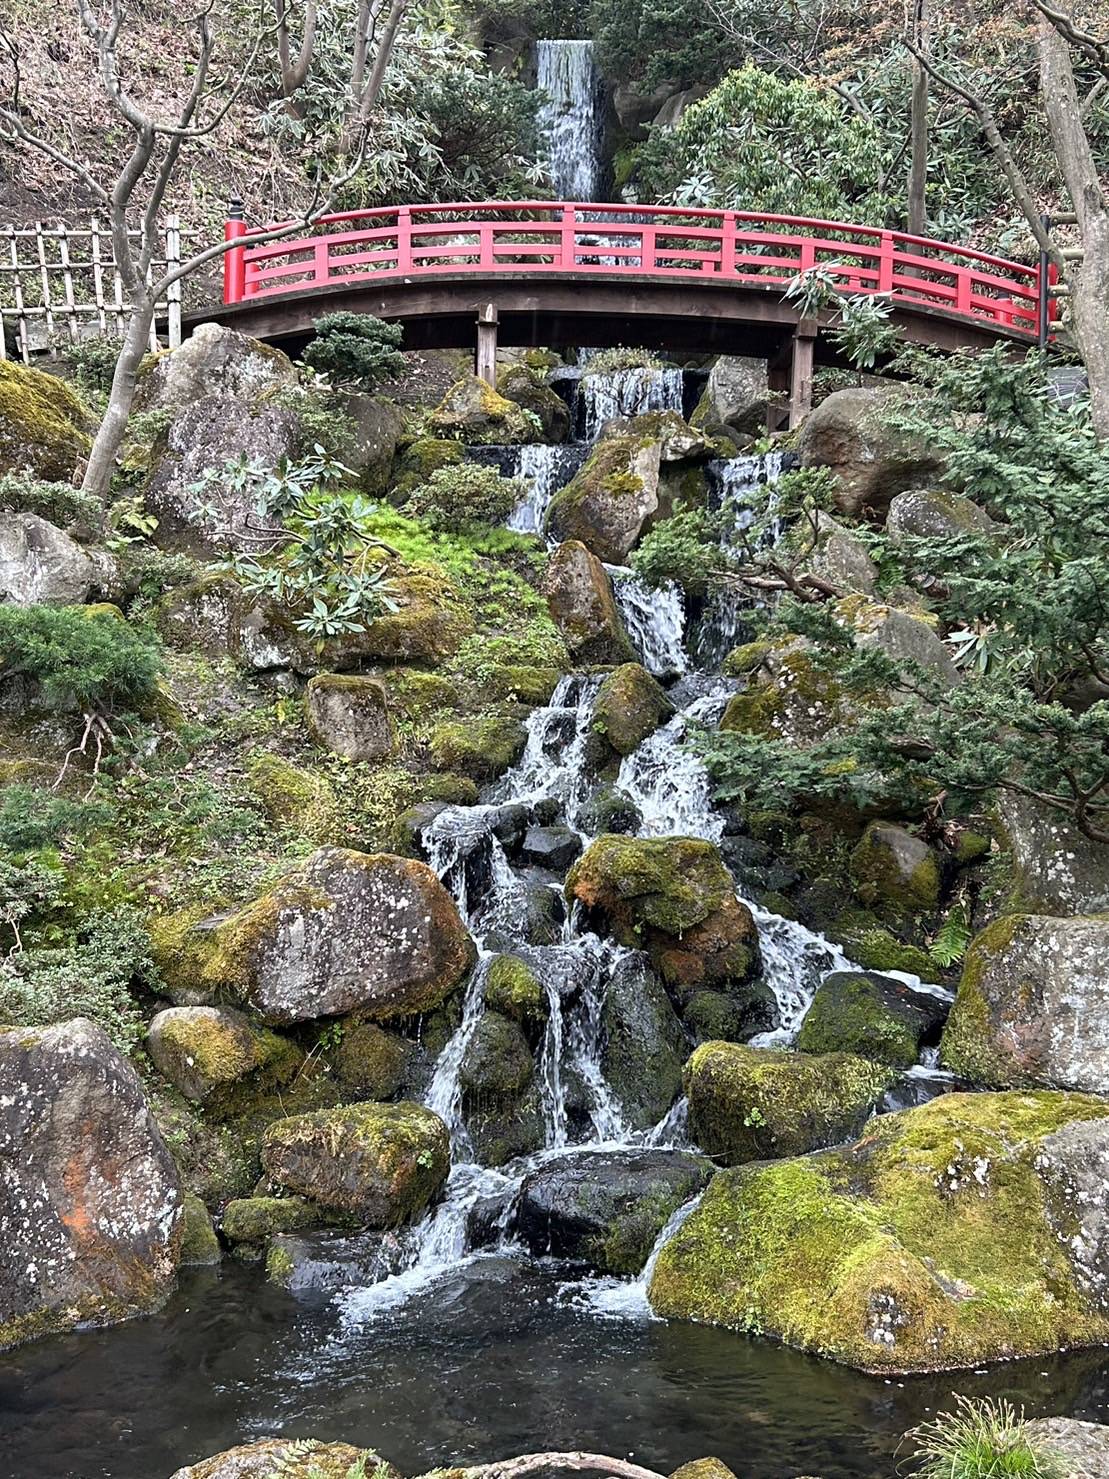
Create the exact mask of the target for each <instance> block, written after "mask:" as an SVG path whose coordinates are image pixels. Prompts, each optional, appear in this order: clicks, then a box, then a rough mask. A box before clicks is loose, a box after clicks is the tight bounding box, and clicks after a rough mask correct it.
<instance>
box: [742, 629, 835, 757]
mask: <svg viewBox="0 0 1109 1479" xmlns="http://www.w3.org/2000/svg"><path fill="white" fill-rule="evenodd" d="M726 666H727V670H728V672H729V673H730V674H732V675H733V676H743V677H746V678H747V684H746V687H745V688H744V689H743V690H742V692H740V693H736V694H733V695H732V697H731V698H730V699H729V700H728V704H727V707H726V708H725V710H724V713H723V715H722V716H721V719H720V728H721V729H722V730H724V731H725V732H728V731H731V732H734V733H736V734H751V735H757V736H758V737H759V738H761V739H781V740H788V741H789V742H790V743H791V744H794V745H811V744H814V743H815V742H816V741H817V740H820V739H824V738H825V737H826V736H827V735H828V732H829V731H830V730H833V729H837V728H841V727H843V726H844V725H849V724H850V723H851V722H852V719H851V710H850V704H849V703H848V701H847V699H846V697H845V695H844V693H843V689H842V688H841V686H840V684H839V683H838V682H837V681H836V679H835V678H834V677H833V676H832V675H831V674H830V673H827V672H825V671H824V670H823V669H822V668H821V667H820V665H819V664H818V663H817V662H815V661H814V658H813V654H812V651H811V649H810V647H809V644H808V643H807V642H806V641H805V640H804V639H802V638H798V637H791V638H787V639H785V640H781V639H779V640H778V641H775V642H773V643H771V642H759V643H749V644H747V646H746V647H742V648H737V649H735V651H734V652H732V653H729V655H728V662H727V665H726Z"/></svg>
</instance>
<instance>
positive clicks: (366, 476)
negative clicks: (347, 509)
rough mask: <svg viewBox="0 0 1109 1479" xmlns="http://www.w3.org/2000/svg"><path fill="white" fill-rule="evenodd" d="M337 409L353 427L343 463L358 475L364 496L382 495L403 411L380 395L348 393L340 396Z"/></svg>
mask: <svg viewBox="0 0 1109 1479" xmlns="http://www.w3.org/2000/svg"><path fill="white" fill-rule="evenodd" d="M339 409H340V410H341V411H342V412H343V414H344V415H345V416H348V417H349V418H350V422H351V425H352V427H353V434H352V437H351V445H350V447H349V449H344V451H343V458H342V460H343V461H344V462H345V463H346V465H347V466H348V467H349V468H350V469H351V471H352V472H355V473H357V474H358V480H359V482H360V484H361V486H362V488H363V489H364V490H365V491H366V492H367V493H381V492H383V491H384V489H385V487H386V485H387V483H388V481H389V472H390V470H391V468H392V466H393V458H394V457H395V455H396V451H397V446H398V444H399V443H400V439H401V437H402V436H403V435H404V429H405V420H404V412H403V411H402V410H401V408H400V407H399V406H397V405H394V404H393V402H392V401H389V400H386V399H385V397H384V396H380V395H364V394H362V393H361V392H360V391H347V392H346V393H345V394H343V395H341V396H340V397H339Z"/></svg>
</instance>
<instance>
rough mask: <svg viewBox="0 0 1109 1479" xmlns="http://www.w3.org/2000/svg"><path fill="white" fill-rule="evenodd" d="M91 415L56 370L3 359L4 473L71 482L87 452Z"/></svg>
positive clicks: (0, 439) (0, 453)
mask: <svg viewBox="0 0 1109 1479" xmlns="http://www.w3.org/2000/svg"><path fill="white" fill-rule="evenodd" d="M89 426H90V417H89V413H88V411H87V410H86V409H85V407H84V405H83V404H82V403H81V401H80V400H79V399H78V397H77V396H76V395H75V394H74V392H73V391H72V390H71V389H70V387H69V386H68V385H67V384H66V383H65V381H64V380H59V379H58V377H57V376H56V375H45V374H43V372H42V371H41V370H32V369H28V368H27V367H26V366H24V365H17V364H13V363H12V361H11V360H0V474H2V473H20V472H27V473H30V475H31V476H32V477H35V478H40V479H41V480H42V481H43V482H48V483H50V482H53V483H68V482H71V481H72V479H73V475H74V473H75V472H76V470H77V466H78V464H79V463H80V462H81V461H82V460H83V459H84V458H85V457H87V456H88V454H89V449H90V448H91V446H92V442H91V440H90V437H89Z"/></svg>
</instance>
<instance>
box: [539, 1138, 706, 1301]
mask: <svg viewBox="0 0 1109 1479" xmlns="http://www.w3.org/2000/svg"><path fill="white" fill-rule="evenodd" d="M711 1175H712V1167H711V1166H710V1165H709V1163H708V1162H707V1161H706V1160H704V1159H703V1158H702V1157H701V1156H697V1155H690V1154H688V1153H687V1152H685V1151H680V1150H677V1151H675V1150H636V1151H602V1152H600V1153H598V1152H595V1151H575V1152H571V1153H570V1154H568V1155H565V1156H559V1157H558V1158H557V1159H555V1160H551V1161H547V1162H546V1163H545V1164H544V1165H542V1166H541V1167H540V1168H539V1169H538V1170H536V1171H532V1172H531V1173H530V1174H529V1175H528V1176H527V1177H526V1179H525V1181H524V1184H523V1186H522V1188H521V1190H520V1199H519V1202H518V1204H517V1210H516V1231H517V1233H518V1234H519V1236H520V1237H521V1238H522V1239H523V1241H524V1242H525V1243H526V1245H527V1246H528V1247H529V1248H530V1249H531V1250H532V1252H533V1253H537V1254H540V1255H544V1254H550V1255H553V1256H554V1257H556V1258H571V1259H574V1260H576V1261H578V1262H581V1263H586V1264H588V1265H589V1266H590V1267H591V1268H594V1269H596V1270H598V1271H599V1272H601V1273H606V1274H637V1273H639V1272H640V1270H641V1269H642V1268H643V1266H644V1264H645V1263H646V1262H647V1258H648V1255H649V1254H650V1252H651V1248H652V1247H653V1245H654V1243H655V1240H656V1239H657V1237H658V1235H659V1233H660V1232H661V1231H662V1229H663V1228H664V1227H665V1226H666V1223H667V1221H668V1220H669V1218H670V1217H671V1216H672V1214H673V1213H674V1212H676V1211H677V1209H678V1208H679V1207H681V1206H682V1205H684V1203H686V1202H688V1201H689V1200H690V1198H691V1197H695V1196H696V1195H697V1193H698V1192H699V1191H701V1190H702V1189H703V1188H704V1186H705V1185H706V1183H707V1182H708V1180H709V1177H710V1176H711Z"/></svg>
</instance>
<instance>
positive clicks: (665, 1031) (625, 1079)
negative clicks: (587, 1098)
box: [601, 952, 689, 1130]
mask: <svg viewBox="0 0 1109 1479" xmlns="http://www.w3.org/2000/svg"><path fill="white" fill-rule="evenodd" d="M601 1024H602V1027H603V1029H604V1037H605V1043H604V1048H603V1050H602V1054H601V1069H602V1071H603V1073H604V1075H605V1078H606V1079H607V1080H608V1082H609V1084H610V1085H611V1087H612V1089H613V1090H614V1092H615V1094H616V1097H617V1098H618V1099H619V1101H620V1104H621V1107H622V1108H623V1110H624V1113H625V1115H626V1117H627V1119H628V1121H629V1123H630V1124H631V1126H632V1128H633V1129H635V1130H647V1129H650V1127H651V1126H652V1125H655V1124H657V1123H658V1122H659V1120H661V1119H662V1117H663V1116H664V1115H665V1114H666V1112H667V1110H669V1108H670V1106H671V1105H672V1104H673V1102H674V1100H675V1099H676V1098H677V1097H678V1095H679V1094H680V1093H681V1090H682V1067H683V1065H684V1063H685V1060H686V1058H687V1056H688V1053H689V1043H688V1040H687V1038H686V1035H685V1032H684V1030H683V1028H682V1024H681V1022H680V1021H679V1020H678V1016H677V1013H676V1012H675V1011H674V1008H673V1007H672V1006H671V1004H670V998H669V997H668V996H667V994H666V988H665V987H664V986H663V984H662V982H661V981H660V980H659V978H658V976H657V975H656V974H655V973H654V971H653V970H652V969H651V964H650V961H649V960H648V959H647V957H646V955H644V954H642V953H641V952H636V954H634V955H629V956H625V957H624V959H622V960H620V961H619V962H618V963H617V965H616V967H615V969H614V970H613V972H612V976H611V978H610V979H609V983H608V988H607V990H606V992H605V1003H604V1009H603V1011H602V1014H601Z"/></svg>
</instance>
